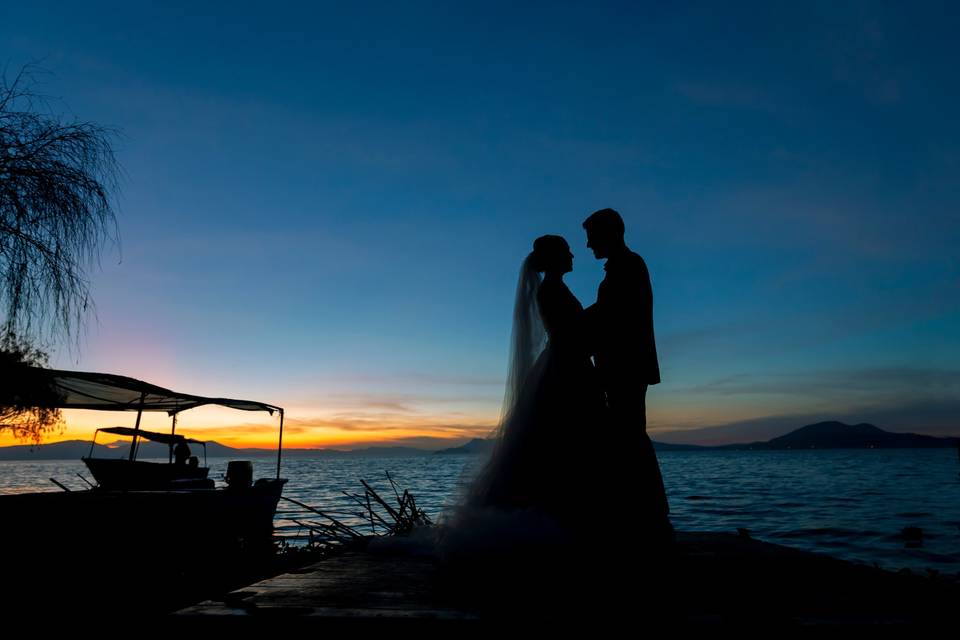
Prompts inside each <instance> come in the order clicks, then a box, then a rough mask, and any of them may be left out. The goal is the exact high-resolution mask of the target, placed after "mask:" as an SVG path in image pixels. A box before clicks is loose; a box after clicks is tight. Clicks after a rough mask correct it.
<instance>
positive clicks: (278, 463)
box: [277, 409, 283, 480]
mask: <svg viewBox="0 0 960 640" xmlns="http://www.w3.org/2000/svg"><path fill="white" fill-rule="evenodd" d="M282 452H283V409H280V441H279V442H278V443H277V480H279V479H280V457H281V454H282Z"/></svg>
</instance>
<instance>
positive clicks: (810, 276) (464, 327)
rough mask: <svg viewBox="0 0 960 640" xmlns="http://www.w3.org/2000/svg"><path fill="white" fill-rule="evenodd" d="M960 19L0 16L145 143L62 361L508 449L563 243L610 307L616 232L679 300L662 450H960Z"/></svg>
mask: <svg viewBox="0 0 960 640" xmlns="http://www.w3.org/2000/svg"><path fill="white" fill-rule="evenodd" d="M958 27H960V8H958V7H957V6H956V5H955V4H952V3H924V2H920V3H871V2H809V3H779V2H758V3H722V4H720V3H710V2H707V3H685V2H677V3H659V2H655V3H641V2H624V3H604V2H590V3H556V2H551V3H536V2H532V3H523V6H517V3H499V2H483V3H468V2H462V3H419V2H410V3H366V2H361V3H319V2H311V3H289V2H273V3H269V4H264V3H243V2H230V3H214V2H209V3H195V2H192V3H180V2H170V1H168V2H163V3H137V2H129V3H122V4H120V3H100V2H87V3H82V4H78V3H66V2H64V3H48V2H42V1H37V2H30V3H4V4H3V5H2V7H0V61H2V62H3V63H4V64H5V65H6V69H7V77H8V79H9V78H10V77H11V74H12V73H14V72H15V71H16V70H18V69H19V68H20V67H21V66H22V65H24V64H26V63H34V64H35V65H37V66H38V67H39V68H42V69H43V70H44V73H41V74H39V75H38V76H37V77H38V79H39V81H40V82H41V83H42V85H41V87H40V88H41V89H42V92H43V93H45V94H46V95H48V96H51V98H52V99H53V103H54V104H55V105H57V106H56V109H57V110H58V111H59V112H60V113H62V114H63V117H64V118H65V119H67V120H69V119H73V118H76V119H78V120H81V121H92V122H96V123H98V124H102V125H107V126H110V127H114V128H116V130H117V131H118V132H119V135H118V137H117V139H116V145H117V147H116V148H117V157H118V159H119V161H120V164H121V165H122V167H123V171H124V176H123V179H122V185H121V187H122V188H121V192H120V193H119V194H118V195H117V206H118V208H117V210H118V224H119V231H120V242H119V243H118V244H117V245H116V246H108V247H106V248H105V249H104V252H103V256H102V259H101V263H100V265H99V266H98V267H96V268H92V269H91V271H90V281H91V287H92V294H93V297H94V300H95V303H96V312H95V315H92V316H91V317H90V319H89V322H88V328H87V330H86V332H85V333H84V335H83V337H82V339H81V340H80V344H79V346H76V347H69V346H68V345H58V346H56V349H55V355H54V358H53V364H54V365H56V366H58V367H62V368H69V369H79V370H91V371H107V372H114V373H121V374H125V375H130V376H133V377H136V378H139V379H144V380H147V381H150V382H153V383H155V384H159V385H162V386H166V387H169V388H173V389H176V390H179V391H186V392H191V393H197V394H203V395H217V396H228V397H239V398H249V399H253V400H259V401H263V402H268V403H271V404H274V405H280V406H284V407H285V408H286V410H287V414H286V415H287V422H286V424H285V436H284V440H285V443H286V444H287V445H289V446H300V447H309V446H317V447H322V446H336V447H345V448H350V447H357V446H368V445H371V444H386V443H395V444H409V445H415V446H424V447H429V448H435V447H441V446H448V445H449V444H451V443H458V442H462V441H465V440H466V439H469V438H472V437H477V436H484V435H486V434H487V433H488V432H489V431H490V429H491V428H492V427H493V426H494V425H495V424H496V421H497V416H498V413H499V407H500V402H501V400H502V397H503V387H504V378H505V374H506V366H507V362H506V361H507V349H508V341H509V333H510V322H511V311H512V304H513V294H514V288H515V286H516V279H517V274H518V270H519V266H520V264H521V262H522V260H523V258H524V257H525V256H526V254H527V253H528V252H529V251H530V249H531V245H532V241H533V239H534V238H536V237H537V236H539V235H542V234H546V233H553V234H560V235H563V236H564V237H565V238H567V239H568V241H569V242H570V245H571V247H572V249H573V253H574V255H575V259H574V271H573V273H571V274H568V276H567V283H568V285H569V286H570V288H571V290H572V291H573V292H574V293H575V294H576V295H577V296H578V297H579V298H580V300H581V301H582V302H583V303H584V304H585V305H586V304H590V303H591V302H593V301H594V300H595V297H596V289H597V285H598V283H599V282H600V280H601V278H602V277H603V266H602V262H599V261H596V260H595V259H594V258H593V256H592V254H591V253H590V252H589V251H588V250H587V249H586V246H585V237H584V234H583V230H582V228H581V223H582V221H583V219H584V218H585V217H586V216H587V215H589V213H590V212H592V211H594V210H596V209H599V208H603V207H613V208H616V209H617V210H619V211H620V212H621V214H622V215H623V217H624V220H625V223H626V227H627V234H626V239H627V244H628V245H629V246H630V247H631V248H632V249H633V250H634V251H636V252H638V253H640V254H641V255H642V256H643V257H644V258H645V260H646V262H647V264H648V266H649V269H650V273H651V279H652V284H653V290H654V322H655V329H656V335H657V347H658V351H659V357H660V366H661V373H662V378H663V382H662V384H660V385H658V386H655V387H652V388H651V389H650V391H649V393H648V396H647V400H648V404H647V413H648V431H649V432H650V434H651V435H652V437H653V438H654V439H659V440H664V441H672V442H697V443H703V444H714V443H722V442H731V441H743V440H744V439H748V440H750V439H766V438H767V437H773V436H776V435H780V434H782V433H784V432H786V431H789V430H791V429H793V428H797V427H800V426H803V425H804V424H808V423H810V422H814V421H818V420H822V419H839V420H843V421H846V422H864V421H866V422H872V423H873V424H876V425H877V426H880V427H881V428H885V429H889V430H891V431H913V432H918V433H930V434H934V435H960V368H958V365H957V363H958V362H960V334H958V331H957V329H958V327H960V295H958V294H960V259H958V257H957V251H956V247H957V245H958V243H960V210H958V205H960V121H958V119H957V117H956V114H957V113H960V83H958V76H957V74H956V67H957V64H958V62H960V42H958V40H957V38H956V33H957V32H958V30H960V29H958ZM150 420H154V418H150ZM157 420H159V419H157ZM117 424H124V425H126V424H132V416H131V415H124V414H119V415H118V414H103V413H94V412H70V413H69V414H68V415H67V429H66V431H64V432H63V433H61V434H58V435H57V438H58V439H66V438H84V439H86V438H89V437H90V434H91V432H92V430H93V428H94V427H96V426H113V425H117ZM164 424H165V422H164ZM147 426H151V424H150V423H148V424H147ZM277 426H278V425H277V423H276V420H272V419H270V418H267V417H260V416H253V415H251V414H246V413H242V414H238V413H237V412H230V411H228V410H225V409H223V410H216V409H204V410H197V411H196V412H192V414H184V415H183V416H182V417H181V419H180V424H179V426H178V430H182V431H183V432H187V431H188V430H192V431H193V432H195V433H198V434H200V433H203V434H206V435H208V436H210V437H213V438H215V439H217V440H219V441H221V442H224V443H228V444H234V445H250V446H271V445H272V444H273V442H274V439H275V436H276V427H277ZM583 437H584V438H587V439H593V440H597V439H599V440H601V441H603V440H605V439H608V438H610V435H609V434H606V433H593V432H591V431H590V429H589V426H585V428H584V433H583ZM4 438H5V439H4ZM13 443H14V442H12V441H11V439H10V438H9V437H8V436H2V435H0V444H13Z"/></svg>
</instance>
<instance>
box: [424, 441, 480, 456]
mask: <svg viewBox="0 0 960 640" xmlns="http://www.w3.org/2000/svg"><path fill="white" fill-rule="evenodd" d="M493 442H494V441H493V439H488V438H474V439H473V440H471V441H470V442H468V443H467V444H465V445H462V446H459V447H451V448H450V449H440V450H439V451H434V452H433V455H439V456H475V455H478V454H481V453H486V452H488V451H490V449H492V448H493Z"/></svg>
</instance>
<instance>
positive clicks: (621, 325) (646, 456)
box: [583, 209, 674, 545]
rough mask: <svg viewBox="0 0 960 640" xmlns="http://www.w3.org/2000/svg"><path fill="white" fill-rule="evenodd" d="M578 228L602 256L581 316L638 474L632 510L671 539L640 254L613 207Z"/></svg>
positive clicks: (646, 526) (656, 372) (647, 527)
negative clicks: (652, 418)
mask: <svg viewBox="0 0 960 640" xmlns="http://www.w3.org/2000/svg"><path fill="white" fill-rule="evenodd" d="M583 228H584V229H585V230H586V232H587V247H588V248H589V249H592V250H593V255H594V256H595V257H596V258H597V259H598V260H603V259H606V261H607V263H606V265H605V266H604V270H605V271H606V272H607V273H606V276H605V277H604V278H603V282H601V283H600V288H599V290H598V291H597V302H596V303H595V304H593V305H591V306H590V307H589V308H587V310H586V318H587V322H588V329H587V331H588V333H589V334H590V341H591V343H592V349H591V350H592V352H593V356H594V360H595V362H596V366H597V372H598V374H599V377H600V383H601V385H602V386H603V390H604V393H605V395H606V399H607V406H608V407H609V409H610V415H611V417H612V419H613V425H612V427H613V430H614V434H613V435H614V437H615V439H616V440H615V443H614V444H615V448H616V445H619V444H622V445H625V446H624V449H626V450H627V451H631V452H632V453H630V454H629V455H630V456H631V458H630V460H629V462H628V464H629V466H630V471H631V472H633V474H634V475H633V478H634V479H635V480H637V481H638V485H637V487H636V488H637V491H638V496H637V498H638V499H639V500H638V504H639V509H640V513H639V514H638V515H639V516H640V518H639V519H640V521H641V522H642V523H643V524H642V525H641V528H642V529H643V530H644V533H645V534H646V537H647V542H649V543H650V544H654V545H658V544H669V543H672V542H673V540H674V533H673V527H672V526H671V524H670V519H669V517H668V514H669V512H670V508H669V506H668V504H667V495H666V491H665V490H664V488H663V478H662V476H661V475H660V465H659V463H658V462H657V456H656V454H655V453H654V451H653V444H652V443H651V442H650V438H649V436H647V431H646V429H647V417H646V395H647V386H648V385H652V384H658V383H659V382H660V366H659V364H658V363H657V346H656V343H655V341H654V336H653V291H652V288H651V286H650V274H649V273H648V272H647V265H646V263H645V262H644V261H643V258H641V257H640V256H639V255H637V254H636V253H634V252H633V251H631V250H630V248H629V247H627V245H626V243H625V242H624V239H623V235H624V227H623V218H621V217H620V214H619V213H617V212H616V211H614V210H613V209H601V210H599V211H595V212H594V213H593V214H591V215H590V217H589V218H587V219H586V220H585V221H584V223H583ZM633 452H635V453H633ZM634 456H636V457H634Z"/></svg>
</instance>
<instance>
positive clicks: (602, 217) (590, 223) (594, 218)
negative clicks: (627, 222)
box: [583, 209, 624, 238]
mask: <svg viewBox="0 0 960 640" xmlns="http://www.w3.org/2000/svg"><path fill="white" fill-rule="evenodd" d="M583 228H584V229H587V230H588V231H593V232H596V233H600V234H602V235H605V236H614V237H618V238H623V232H624V229H623V218H621V217H620V214H619V213H617V212H616V211H615V210H613V209H600V210H599V211H594V212H593V213H591V214H590V217H589V218H587V219H586V220H584V221H583Z"/></svg>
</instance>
